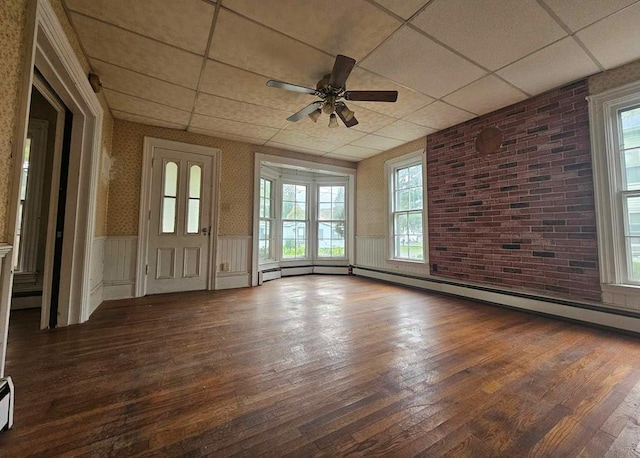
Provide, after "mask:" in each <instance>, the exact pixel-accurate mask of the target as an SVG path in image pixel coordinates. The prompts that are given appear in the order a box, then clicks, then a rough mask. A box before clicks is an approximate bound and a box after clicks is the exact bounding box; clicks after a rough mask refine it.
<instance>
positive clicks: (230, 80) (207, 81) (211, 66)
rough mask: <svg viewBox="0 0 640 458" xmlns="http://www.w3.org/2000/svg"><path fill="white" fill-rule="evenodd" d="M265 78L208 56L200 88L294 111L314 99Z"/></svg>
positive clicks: (232, 97)
mask: <svg viewBox="0 0 640 458" xmlns="http://www.w3.org/2000/svg"><path fill="white" fill-rule="evenodd" d="M268 79H269V78H268V77H265V76H261V75H256V74H255V73H251V72H248V71H245V70H241V69H239V68H235V67H231V66H229V65H225V64H221V63H219V62H215V61H213V60H208V61H207V64H206V66H205V70H204V75H203V77H202V86H201V88H200V90H201V91H202V92H206V93H208V94H213V95H219V96H222V97H226V98H230V99H235V100H240V101H243V102H248V103H253V104H255V105H263V106H267V107H271V108H274V109H277V110H284V111H288V112H290V113H295V112H297V111H298V110H300V109H302V108H303V107H305V106H307V105H309V104H310V103H311V102H312V101H314V100H315V98H314V97H313V96H310V95H306V94H298V93H295V92H290V91H284V90H282V89H276V88H272V87H267V86H266V82H267V80H268Z"/></svg>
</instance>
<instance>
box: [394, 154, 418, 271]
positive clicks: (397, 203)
mask: <svg viewBox="0 0 640 458" xmlns="http://www.w3.org/2000/svg"><path fill="white" fill-rule="evenodd" d="M385 168H386V173H387V185H388V188H389V230H388V231H389V237H388V239H389V257H390V259H391V260H397V261H411V262H421V263H423V262H425V260H426V257H427V243H426V240H427V237H426V236H425V232H424V231H425V228H426V227H427V225H426V213H425V208H426V206H425V192H424V191H425V178H424V177H425V174H424V172H425V165H424V153H422V152H419V153H414V154H411V155H408V156H404V157H401V158H398V159H395V160H391V161H388V162H387V163H386V164H385Z"/></svg>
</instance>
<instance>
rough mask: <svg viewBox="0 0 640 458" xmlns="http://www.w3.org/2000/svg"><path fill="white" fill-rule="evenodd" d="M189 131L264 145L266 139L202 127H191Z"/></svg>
mask: <svg viewBox="0 0 640 458" xmlns="http://www.w3.org/2000/svg"><path fill="white" fill-rule="evenodd" d="M188 130H189V132H192V133H194V134H200V135H207V136H209V137H218V138H226V139H227V140H233V141H236V142H242V143H249V144H251V145H263V144H264V143H265V140H261V139H259V138H252V137H246V136H244V135H233V134H230V133H227V132H216V131H214V130H207V129H200V128H198V127H189V129H188Z"/></svg>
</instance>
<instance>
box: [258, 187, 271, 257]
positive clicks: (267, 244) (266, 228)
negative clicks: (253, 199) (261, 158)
mask: <svg viewBox="0 0 640 458" xmlns="http://www.w3.org/2000/svg"><path fill="white" fill-rule="evenodd" d="M273 193H274V186H273V181H272V180H269V179H266V178H262V177H261V178H260V199H259V223H258V259H259V260H260V261H261V262H264V261H268V260H273V259H274V233H273V227H274V221H275V218H274V214H275V209H274V206H273Z"/></svg>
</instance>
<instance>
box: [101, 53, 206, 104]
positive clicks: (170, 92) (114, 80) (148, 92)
mask: <svg viewBox="0 0 640 458" xmlns="http://www.w3.org/2000/svg"><path fill="white" fill-rule="evenodd" d="M91 67H92V69H93V71H94V72H95V73H97V74H98V75H100V81H101V82H102V86H103V87H105V88H106V89H115V90H117V91H119V92H123V93H125V94H130V95H135V96H137V97H140V98H143V99H147V100H151V101H152V102H158V103H162V104H164V105H169V106H171V107H174V108H179V109H181V110H186V111H191V110H192V109H193V103H194V101H195V98H196V91H193V90H191V89H187V88H185V87H182V86H177V85H175V84H171V83H167V82H165V81H162V80H159V79H155V78H151V77H150V76H146V75H142V74H140V73H136V72H133V71H131V70H127V69H124V68H121V67H117V66H115V65H111V64H108V63H106V62H102V61H100V60H96V59H91Z"/></svg>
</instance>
